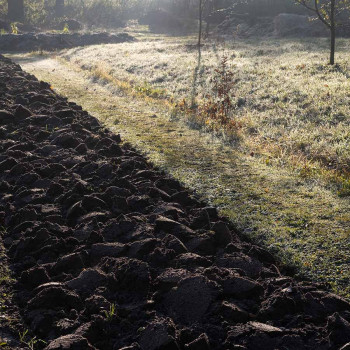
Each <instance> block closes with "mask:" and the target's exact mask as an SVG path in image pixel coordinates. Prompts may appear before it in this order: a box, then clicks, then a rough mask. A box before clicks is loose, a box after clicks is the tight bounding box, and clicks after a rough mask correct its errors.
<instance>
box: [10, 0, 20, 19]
mask: <svg viewBox="0 0 350 350" xmlns="http://www.w3.org/2000/svg"><path fill="white" fill-rule="evenodd" d="M7 5H8V13H7V16H8V18H9V20H10V21H14V22H17V21H18V22H23V21H24V0H7Z"/></svg>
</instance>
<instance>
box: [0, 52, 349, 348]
mask: <svg viewBox="0 0 350 350" xmlns="http://www.w3.org/2000/svg"><path fill="white" fill-rule="evenodd" d="M0 91H1V93H0V152H1V154H0V177H1V178H0V195H1V197H0V225H2V226H4V230H2V231H3V237H2V239H3V243H4V245H5V247H6V248H7V253H8V256H9V259H10V265H11V268H12V270H13V273H14V277H15V278H16V280H17V281H18V282H17V283H16V286H15V287H16V293H15V295H16V302H17V304H18V307H19V309H20V310H21V314H22V317H23V322H24V323H25V324H26V325H27V326H26V327H28V328H29V329H30V331H31V332H32V334H33V335H35V336H37V337H38V338H40V339H43V340H45V341H46V345H42V347H43V348H44V347H45V348H46V349H47V350H56V349H57V350H58V349H75V350H80V349H81V350H85V349H101V350H104V349H106V350H108V349H111V350H114V349H115V350H118V349H135V350H136V349H143V350H157V349H159V350H160V349H163V350H167V349H169V350H172V349H175V350H176V349H189V350H197V349H198V350H199V349H200V350H206V349H213V350H214V349H271V350H273V349H281V350H284V349H285V350H287V349H288V350H293V349H295V350H302V349H336V350H338V349H340V348H342V347H343V346H344V345H345V344H346V343H349V342H350V304H349V303H348V302H347V301H345V300H343V299H341V298H340V297H337V296H335V295H333V294H330V293H328V292H327V291H325V290H321V289H320V287H319V286H317V285H313V284H310V283H301V282H296V281H295V280H293V279H292V278H291V277H285V276H283V275H281V272H280V271H279V269H278V267H277V266H276V262H275V261H274V258H273V257H272V256H271V255H270V254H269V253H268V252H266V251H265V250H263V249H261V248H259V247H257V246H255V245H252V244H251V243H248V242H245V241H243V240H242V238H240V237H239V233H238V232H236V230H235V228H234V227H233V226H232V224H230V223H229V222H228V220H226V219H225V218H223V217H220V216H218V214H217V211H216V209H214V208H211V207H208V206H206V204H205V203H203V202H201V201H199V200H198V199H197V198H195V197H194V196H193V195H192V194H191V193H190V192H189V191H187V190H186V189H184V188H183V187H182V186H181V185H180V184H179V183H178V182H177V181H175V180H173V179H172V178H170V177H169V176H167V175H165V174H164V173H161V172H159V171H157V170H156V169H154V168H153V167H152V166H151V165H150V164H149V163H148V162H147V160H146V159H145V158H144V157H142V156H141V155H140V154H139V153H137V152H136V151H135V150H134V149H132V148H131V147H130V146H128V145H126V144H124V145H122V144H121V140H120V137H119V136H118V135H115V134H113V133H111V132H110V131H108V130H106V129H104V128H103V127H101V125H100V124H99V123H98V121H97V120H96V119H95V118H93V117H92V116H90V115H89V114H88V113H87V112H84V111H82V109H81V108H80V107H79V106H77V105H76V104H74V103H68V102H67V100H66V99H65V98H62V97H60V96H58V95H56V94H55V93H54V92H53V91H52V90H51V89H50V87H49V85H48V84H46V83H43V82H38V81H37V80H36V79H35V78H34V77H33V76H31V75H29V74H26V73H24V72H22V71H21V69H20V67H19V66H17V65H15V64H13V63H12V62H11V61H9V60H7V59H5V58H3V57H1V58H0ZM91 98H93V96H91ZM37 345H38V347H37V348H39V347H40V346H41V343H38V344H37ZM349 347H350V344H349V345H348V347H346V346H345V347H344V349H348V348H349Z"/></svg>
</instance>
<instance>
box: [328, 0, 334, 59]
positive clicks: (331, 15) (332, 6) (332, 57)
mask: <svg viewBox="0 0 350 350" xmlns="http://www.w3.org/2000/svg"><path fill="white" fill-rule="evenodd" d="M330 22H331V23H330V24H331V27H330V30H331V55H330V59H329V64H330V65H333V64H334V56H335V38H336V33H335V0H331V13H330Z"/></svg>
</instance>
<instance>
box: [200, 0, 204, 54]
mask: <svg viewBox="0 0 350 350" xmlns="http://www.w3.org/2000/svg"><path fill="white" fill-rule="evenodd" d="M204 1H205V0H199V8H198V10H199V12H198V19H199V28H198V47H200V46H201V41H202V25H203V7H204V6H203V3H204Z"/></svg>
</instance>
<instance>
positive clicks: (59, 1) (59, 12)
mask: <svg viewBox="0 0 350 350" xmlns="http://www.w3.org/2000/svg"><path fill="white" fill-rule="evenodd" d="M63 15H64V0H56V3H55V16H56V17H63Z"/></svg>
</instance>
